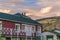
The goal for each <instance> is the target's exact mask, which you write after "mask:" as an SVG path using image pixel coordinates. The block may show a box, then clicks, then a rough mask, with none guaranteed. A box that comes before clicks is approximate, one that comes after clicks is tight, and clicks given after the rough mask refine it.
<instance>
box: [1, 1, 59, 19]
mask: <svg viewBox="0 0 60 40" xmlns="http://www.w3.org/2000/svg"><path fill="white" fill-rule="evenodd" d="M0 12H4V13H8V14H16V13H18V12H19V13H22V12H25V13H26V16H29V17H31V18H32V19H34V20H36V19H41V18H46V17H53V16H60V0H0Z"/></svg>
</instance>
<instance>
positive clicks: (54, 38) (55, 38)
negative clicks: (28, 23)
mask: <svg viewBox="0 0 60 40" xmlns="http://www.w3.org/2000/svg"><path fill="white" fill-rule="evenodd" d="M47 35H53V40H57V36H56V34H54V33H51V32H43V33H42V40H47V39H46V36H47Z"/></svg>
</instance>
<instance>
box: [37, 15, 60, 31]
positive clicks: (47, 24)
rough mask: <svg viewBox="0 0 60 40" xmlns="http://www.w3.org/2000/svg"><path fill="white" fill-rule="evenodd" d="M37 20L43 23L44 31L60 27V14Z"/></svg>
mask: <svg viewBox="0 0 60 40" xmlns="http://www.w3.org/2000/svg"><path fill="white" fill-rule="evenodd" d="M37 21H38V22H39V23H41V24H43V30H44V31H46V30H53V29H60V16H57V17H49V18H43V19H38V20H37Z"/></svg>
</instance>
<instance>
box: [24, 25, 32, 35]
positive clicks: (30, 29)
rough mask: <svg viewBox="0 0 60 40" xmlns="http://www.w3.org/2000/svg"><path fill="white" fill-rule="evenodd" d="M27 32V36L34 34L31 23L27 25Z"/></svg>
mask: <svg viewBox="0 0 60 40" xmlns="http://www.w3.org/2000/svg"><path fill="white" fill-rule="evenodd" d="M25 32H26V35H27V36H32V27H31V26H30V25H25Z"/></svg>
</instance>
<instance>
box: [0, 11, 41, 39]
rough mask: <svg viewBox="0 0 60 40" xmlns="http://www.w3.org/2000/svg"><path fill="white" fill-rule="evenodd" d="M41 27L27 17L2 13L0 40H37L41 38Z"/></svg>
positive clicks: (0, 18) (0, 14)
mask: <svg viewBox="0 0 60 40" xmlns="http://www.w3.org/2000/svg"><path fill="white" fill-rule="evenodd" d="M41 27H42V25H41V24H40V23H38V22H36V21H35V20H32V19H31V18H29V17H27V16H25V15H22V14H19V13H17V14H15V15H10V14H6V13H1V12H0V40H35V39H36V37H39V38H40V36H41ZM39 40H40V39H39Z"/></svg>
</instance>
